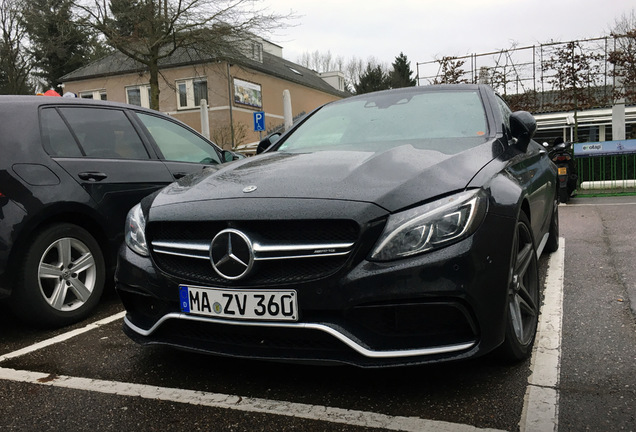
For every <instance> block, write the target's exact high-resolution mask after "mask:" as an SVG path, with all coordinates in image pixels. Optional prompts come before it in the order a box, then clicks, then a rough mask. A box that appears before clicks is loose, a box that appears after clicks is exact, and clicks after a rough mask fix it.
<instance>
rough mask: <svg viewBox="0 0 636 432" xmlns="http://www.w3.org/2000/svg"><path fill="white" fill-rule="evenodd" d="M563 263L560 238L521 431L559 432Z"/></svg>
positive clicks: (552, 257) (550, 267)
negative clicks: (557, 431)
mask: <svg viewBox="0 0 636 432" xmlns="http://www.w3.org/2000/svg"><path fill="white" fill-rule="evenodd" d="M564 263H565V239H563V238H560V239H559V249H558V250H557V251H556V252H554V253H553V254H552V255H550V260H549V261H548V273H547V276H546V281H545V290H544V302H543V305H542V306H541V316H540V317H539V327H538V329H537V339H536V341H535V345H534V351H533V353H532V361H531V367H530V368H531V370H532V374H531V375H530V377H529V378H528V388H527V389H526V395H525V399H524V407H523V412H522V414H521V421H520V422H519V429H520V431H521V432H535V431H536V432H547V431H556V430H558V415H559V393H558V384H559V374H560V370H561V326H562V317H563V274H564Z"/></svg>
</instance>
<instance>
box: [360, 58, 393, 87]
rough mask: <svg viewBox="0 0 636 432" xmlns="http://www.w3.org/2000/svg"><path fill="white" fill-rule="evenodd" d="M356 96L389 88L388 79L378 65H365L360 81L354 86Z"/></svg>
mask: <svg viewBox="0 0 636 432" xmlns="http://www.w3.org/2000/svg"><path fill="white" fill-rule="evenodd" d="M354 87H355V91H356V94H362V93H369V92H373V91H378V90H386V89H388V88H390V86H389V78H388V76H387V74H386V73H385V72H384V71H383V70H382V67H381V66H380V65H377V66H375V67H374V66H371V63H367V68H366V69H365V71H364V72H363V73H362V75H360V79H359V80H358V82H357V83H356V84H354Z"/></svg>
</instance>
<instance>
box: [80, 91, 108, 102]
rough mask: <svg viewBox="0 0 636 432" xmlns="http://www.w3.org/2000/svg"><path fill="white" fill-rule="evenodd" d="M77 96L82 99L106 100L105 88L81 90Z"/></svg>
mask: <svg viewBox="0 0 636 432" xmlns="http://www.w3.org/2000/svg"><path fill="white" fill-rule="evenodd" d="M79 97H80V98H82V99H96V100H107V99H106V90H90V91H83V92H80V93H79Z"/></svg>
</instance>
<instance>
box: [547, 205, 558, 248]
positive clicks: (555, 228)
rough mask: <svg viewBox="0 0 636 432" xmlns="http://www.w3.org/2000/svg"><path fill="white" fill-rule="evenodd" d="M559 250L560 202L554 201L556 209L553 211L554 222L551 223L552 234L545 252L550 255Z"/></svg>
mask: <svg viewBox="0 0 636 432" xmlns="http://www.w3.org/2000/svg"><path fill="white" fill-rule="evenodd" d="M557 250H559V200H557V199H556V198H555V199H554V208H553V209H552V220H551V221H550V233H549V235H548V242H547V243H546V244H545V251H546V252H548V253H552V252H556V251H557Z"/></svg>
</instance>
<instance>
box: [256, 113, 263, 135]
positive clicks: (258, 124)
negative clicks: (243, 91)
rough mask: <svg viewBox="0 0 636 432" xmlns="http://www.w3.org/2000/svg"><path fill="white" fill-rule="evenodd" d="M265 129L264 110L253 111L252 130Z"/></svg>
mask: <svg viewBox="0 0 636 432" xmlns="http://www.w3.org/2000/svg"><path fill="white" fill-rule="evenodd" d="M264 130H265V111H257V112H255V113H254V131H255V132H258V131H264Z"/></svg>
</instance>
